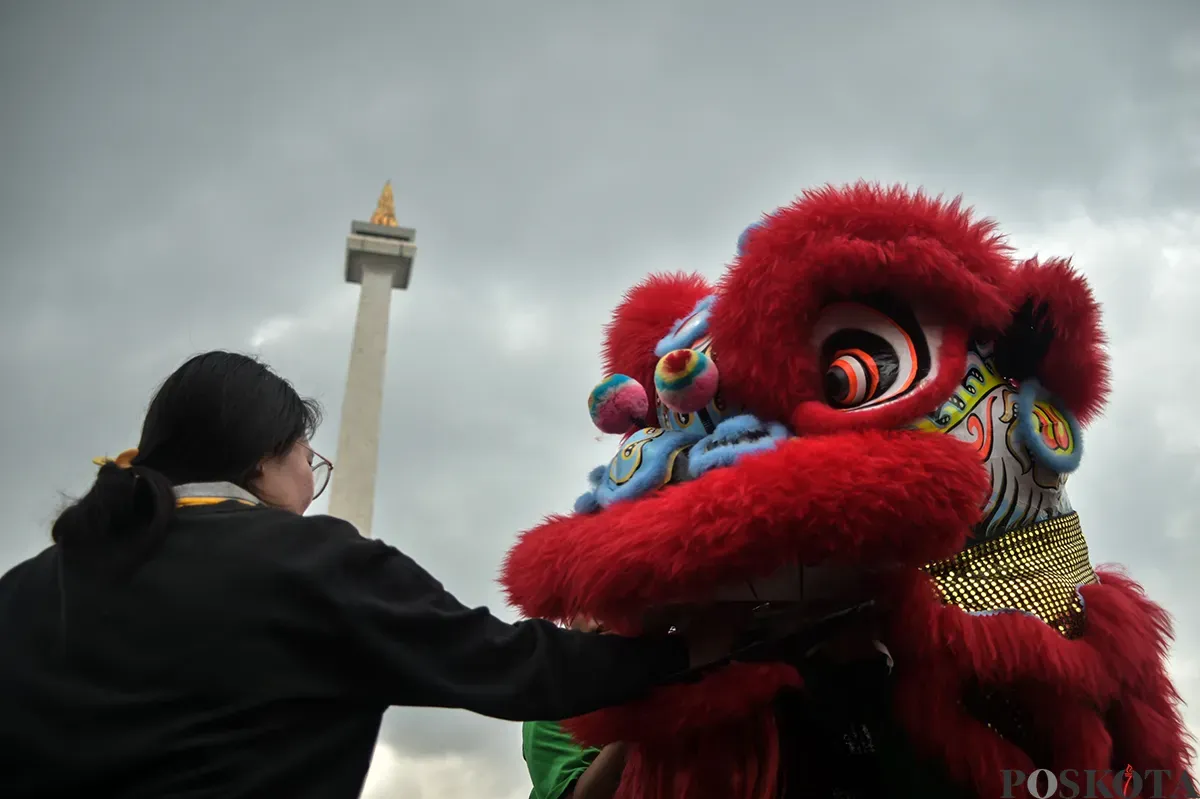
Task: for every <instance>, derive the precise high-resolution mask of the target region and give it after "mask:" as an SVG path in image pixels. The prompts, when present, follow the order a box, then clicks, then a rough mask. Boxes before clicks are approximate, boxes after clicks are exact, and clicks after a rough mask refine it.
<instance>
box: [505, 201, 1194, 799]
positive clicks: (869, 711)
mask: <svg viewBox="0 0 1200 799" xmlns="http://www.w3.org/2000/svg"><path fill="white" fill-rule="evenodd" d="M604 360H605V366H606V369H607V373H608V374H609V375H610V377H608V378H607V379H606V380H604V382H602V383H601V384H600V385H599V386H597V388H596V389H595V390H594V391H593V393H592V395H591V397H590V399H589V407H590V410H591V412H592V418H593V420H594V422H595V423H596V425H597V426H598V427H599V428H600V429H601V430H603V431H605V432H608V433H614V434H621V435H623V436H624V437H623V438H622V440H621V442H620V448H619V450H618V451H617V454H616V456H615V457H614V458H613V459H612V461H611V463H608V464H605V465H604V466H602V467H599V468H597V469H596V470H595V471H594V472H593V473H592V474H591V476H590V490H589V491H588V492H587V493H586V494H584V495H583V496H582V497H580V498H579V500H578V501H577V502H576V506H575V512H574V513H573V514H571V515H567V516H554V517H551V518H549V519H548V520H547V521H546V522H545V523H543V524H542V525H540V526H539V527H537V528H535V529H533V530H530V531H528V532H526V533H525V534H524V535H522V537H521V538H520V540H519V541H518V543H517V544H516V546H515V547H514V548H513V550H512V551H511V552H510V554H509V557H508V560H507V562H506V565H505V571H504V581H505V585H506V587H507V590H508V592H509V595H510V597H511V599H512V601H513V602H514V603H515V604H516V605H517V606H518V607H520V608H521V609H522V611H523V612H524V613H526V614H528V615H530V616H541V617H546V618H551V619H558V620H566V619H569V618H572V617H574V616H577V615H579V614H584V615H587V616H589V617H592V618H596V619H600V620H602V621H603V622H604V623H605V624H606V625H607V626H608V627H609V628H611V629H613V630H615V631H618V632H625V633H636V632H638V631H641V630H650V629H653V628H655V627H658V628H662V629H666V628H675V629H678V630H686V629H687V628H688V625H689V624H699V623H703V622H702V619H703V614H704V613H707V612H711V608H713V607H714V605H720V604H722V603H724V604H734V603H751V605H752V606H753V607H754V608H755V612H756V614H757V615H756V617H757V618H759V619H761V620H762V621H763V626H762V630H764V631H767V630H771V629H776V630H777V629H780V627H779V621H778V620H779V619H787V620H788V622H787V624H785V625H783V626H784V628H786V629H787V630H789V631H790V632H789V633H788V634H787V635H775V634H771V633H768V632H763V633H762V634H761V636H759V637H758V638H752V639H749V642H748V646H747V648H746V649H745V650H744V651H742V652H740V653H739V655H738V656H737V657H735V658H734V660H733V661H732V662H730V663H729V664H727V665H725V666H723V667H721V668H719V669H717V670H714V671H713V672H711V673H709V674H707V675H705V676H704V677H703V678H702V679H699V680H698V681H696V682H693V683H690V684H684V685H677V686H672V687H668V688H664V689H661V690H659V691H657V692H655V693H654V694H653V695H652V696H650V697H648V698H646V699H644V700H641V701H638V702H636V703H633V704H630V705H627V706H624V707H620V708H614V709H610V710H605V711H601V712H598V713H594V714H591V715H588V716H585V717H582V718H578V719H572V720H570V721H569V722H568V723H567V727H568V728H569V729H570V730H571V731H572V733H573V734H574V735H575V736H576V738H577V739H578V740H580V741H581V742H584V743H587V744H590V745H603V744H605V743H608V742H611V741H616V740H622V741H626V742H629V743H630V744H631V746H632V749H631V755H630V759H629V761H628V765H627V767H626V770H625V776H624V779H623V780H622V785H621V789H620V795H621V796H623V797H626V798H627V799H708V798H709V797H712V798H713V799H717V798H718V797H719V798H720V799H770V798H772V797H801V796H814V797H834V796H844V797H866V796H896V797H908V796H912V797H918V796H919V797H930V798H931V799H932V797H939V796H961V797H1001V796H1023V795H1026V790H1027V783H1026V782H1025V780H1024V775H1029V774H1031V773H1033V772H1034V771H1036V770H1038V769H1048V770H1050V771H1051V772H1054V773H1055V775H1067V778H1068V779H1070V775H1071V774H1074V775H1076V780H1077V782H1078V785H1079V788H1078V792H1077V793H1076V794H1070V793H1067V794H1065V795H1078V796H1086V795H1108V794H1103V793H1101V794H1094V793H1093V794H1088V793H1086V791H1088V790H1089V786H1088V785H1087V784H1085V783H1086V782H1088V781H1089V780H1094V781H1102V780H1103V777H1104V775H1105V774H1106V773H1109V774H1111V773H1114V772H1115V773H1116V774H1117V775H1118V779H1117V780H1116V782H1117V787H1118V788H1119V787H1120V783H1121V782H1122V780H1121V779H1120V778H1119V775H1120V774H1121V773H1122V772H1123V771H1124V770H1125V769H1126V767H1127V766H1132V768H1133V770H1135V771H1136V772H1137V773H1138V775H1139V781H1143V780H1144V783H1145V786H1144V787H1143V793H1142V795H1144V796H1150V795H1152V793H1151V787H1152V786H1151V782H1152V781H1151V779H1150V777H1149V776H1147V775H1149V774H1150V773H1151V772H1153V771H1154V770H1162V771H1161V772H1160V774H1163V776H1162V777H1160V780H1162V781H1163V782H1164V787H1163V788H1162V794H1161V795H1170V794H1169V793H1168V791H1169V789H1171V787H1172V785H1173V784H1176V783H1178V781H1179V779H1180V777H1181V776H1182V773H1183V772H1182V770H1183V769H1184V767H1185V765H1186V764H1187V763H1188V762H1189V760H1190V757H1191V749H1190V744H1189V741H1188V738H1187V735H1186V732H1185V730H1184V727H1183V724H1182V721H1181V718H1180V714H1179V711H1178V708H1177V702H1178V697H1177V695H1176V693H1175V690H1174V688H1173V687H1172V685H1171V683H1170V681H1169V679H1168V676H1167V673H1166V670H1165V665H1164V662H1165V655H1166V650H1167V647H1168V645H1169V642H1170V629H1169V619H1168V616H1167V614H1166V613H1165V612H1164V611H1163V610H1162V609H1161V608H1159V607H1158V606H1157V605H1155V604H1153V603H1152V602H1151V601H1149V600H1148V599H1147V598H1146V596H1145V595H1144V594H1143V592H1142V590H1141V588H1139V587H1138V586H1137V585H1136V584H1135V583H1134V582H1132V581H1131V580H1130V579H1129V578H1128V577H1126V576H1125V575H1124V574H1122V573H1121V572H1120V571H1118V570H1115V569H1096V568H1093V566H1092V564H1091V562H1090V559H1089V555H1088V549H1087V544H1086V543H1085V540H1084V533H1083V526H1082V522H1081V519H1080V516H1079V515H1078V514H1076V512H1075V511H1073V510H1072V508H1071V505H1070V503H1069V502H1068V499H1067V495H1066V492H1065V490H1064V486H1065V483H1066V479H1067V476H1068V475H1069V474H1070V473H1071V472H1073V471H1074V470H1075V469H1076V467H1077V466H1078V465H1079V462H1080V456H1081V454H1082V446H1081V444H1082V441H1081V436H1082V427H1083V426H1084V425H1086V424H1087V422H1088V421H1089V420H1091V419H1093V418H1095V417H1096V415H1097V414H1098V413H1099V411H1100V410H1101V407H1102V406H1103V404H1104V401H1105V397H1106V393H1107V389H1108V364H1107V356H1106V354H1105V351H1104V334H1103V332H1102V330H1101V327H1100V313H1099V308H1098V306H1097V303H1096V301H1095V300H1094V299H1093V297H1092V294H1091V291H1090V290H1089V288H1088V286H1087V284H1086V283H1085V281H1084V279H1083V278H1082V277H1081V276H1080V275H1079V274H1077V273H1076V272H1075V271H1073V269H1072V267H1071V266H1070V264H1069V263H1068V262H1067V261H1065V260H1060V259H1049V260H1045V261H1039V260H1036V259H1034V260H1029V261H1024V262H1015V261H1014V260H1013V257H1012V254H1011V251H1010V250H1009V248H1008V247H1007V246H1006V245H1005V244H1004V242H1003V239H1002V238H1001V237H1000V236H999V235H998V234H997V232H996V230H995V228H994V226H993V224H992V223H990V222H988V221H979V220H975V219H973V218H972V216H971V214H970V212H969V211H968V210H967V209H964V208H963V207H961V206H960V205H959V203H958V202H957V201H955V202H947V201H943V200H941V199H940V198H933V197H929V196H926V195H924V194H921V193H911V192H908V191H906V190H904V189H902V188H888V187H880V186H875V185H870V184H857V185H853V186H848V187H842V188H832V187H830V188H823V189H819V190H815V191H811V192H808V193H806V194H805V195H803V196H802V197H801V198H800V199H799V200H798V201H796V202H795V203H794V204H793V205H790V206H788V207H785V208H781V209H779V210H777V211H775V212H774V213H772V214H770V215H768V216H766V217H765V218H764V219H763V220H762V221H760V222H759V223H757V224H755V225H752V226H751V227H750V228H748V229H747V230H746V231H745V233H743V234H742V237H741V239H740V240H739V242H738V256H737V258H736V260H735V261H734V263H733V265H732V266H731V267H730V269H729V270H728V272H727V273H726V274H725V276H724V277H723V279H722V280H721V281H720V283H719V284H718V285H716V286H710V285H708V284H707V283H706V282H705V281H704V279H703V278H701V277H698V276H687V275H663V276H654V277H650V278H649V279H647V280H645V281H644V282H643V283H641V284H640V285H638V286H637V287H635V288H634V289H632V290H631V291H630V292H629V293H628V295H627V296H626V298H625V299H624V301H623V302H622V304H621V305H620V306H619V307H618V309H617V310H616V313H615V316H614V318H613V321H612V324H611V325H610V326H609V328H608V330H607V336H606V341H605V346H604ZM743 606H744V605H743ZM771 619H774V620H775V621H774V622H772V623H773V624H774V625H775V626H774V627H772V626H771V624H768V622H769V621H771ZM849 619H856V620H857V621H855V622H854V623H856V624H863V623H866V624H869V626H870V629H871V630H872V632H871V634H870V637H873V638H874V639H875V640H876V647H877V649H878V650H879V660H878V661H873V660H871V659H865V660H862V659H856V660H854V661H852V662H845V661H832V660H830V659H829V658H824V657H823V656H822V651H823V650H822V642H823V641H825V640H827V639H828V636H830V635H833V633H832V632H830V631H831V630H836V629H837V625H838V624H849V623H850V621H848V620H849ZM864 619H866V620H868V621H866V622H864V621H863V620H864ZM754 642H757V643H754ZM1089 769H1090V770H1092V771H1091V772H1089V771H1088V770H1089ZM1018 772H1019V773H1020V776H1018V777H1014V774H1017V773H1018ZM1089 774H1090V775H1091V776H1089ZM1047 779H1048V778H1047ZM1110 783H1111V780H1110V782H1108V783H1105V786H1108V785H1109V784H1110ZM1040 785H1042V786H1043V787H1042V788H1039V787H1038V784H1036V783H1035V785H1034V789H1035V791H1036V792H1040V791H1042V790H1044V786H1045V785H1046V782H1045V781H1043V782H1042V783H1040ZM1090 790H1092V791H1093V792H1094V791H1099V790H1102V788H1100V787H1096V786H1091V788H1090ZM1117 795H1120V794H1117ZM1180 795H1182V794H1180Z"/></svg>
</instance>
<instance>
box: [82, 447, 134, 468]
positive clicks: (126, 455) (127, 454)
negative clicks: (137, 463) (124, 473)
mask: <svg viewBox="0 0 1200 799" xmlns="http://www.w3.org/2000/svg"><path fill="white" fill-rule="evenodd" d="M137 456H138V451H137V449H136V448H134V449H127V450H125V451H124V452H122V453H121V454H120V455H118V456H117V457H115V458H92V463H94V464H96V465H97V466H108V465H109V464H112V465H113V466H116V467H117V468H118V469H128V468H129V467H131V466H133V459H134V458H136V457H137Z"/></svg>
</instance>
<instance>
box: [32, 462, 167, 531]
mask: <svg viewBox="0 0 1200 799" xmlns="http://www.w3.org/2000/svg"><path fill="white" fill-rule="evenodd" d="M174 517H175V492H174V489H173V487H172V485H171V481H170V480H168V479H167V478H166V477H165V476H164V475H163V474H162V473H161V472H159V471H157V470H155V469H151V468H149V467H146V466H133V465H128V466H127V465H123V464H118V463H115V462H112V461H108V462H105V463H104V465H102V466H101V467H100V472H99V473H98V474H97V475H96V482H94V483H92V487H91V489H90V490H89V491H88V492H87V493H86V494H84V495H83V496H82V497H80V498H79V499H78V500H76V501H75V502H74V503H73V504H72V505H71V506H70V507H68V508H67V509H66V510H64V511H63V512H62V513H61V514H60V515H59V517H58V519H57V520H56V521H55V522H54V527H53V528H52V529H51V538H52V539H53V540H54V543H56V544H58V545H59V546H60V547H62V549H63V551H64V552H68V551H69V552H79V553H80V554H83V553H84V552H92V553H95V552H97V551H101V552H112V551H113V550H121V551H128V548H129V547H133V548H136V549H138V550H141V551H142V552H148V550H150V549H152V548H154V547H155V546H157V544H158V543H159V542H161V540H162V537H163V535H164V533H166V530H167V526H168V525H169V524H170V523H171V520H172V519H173V518H174Z"/></svg>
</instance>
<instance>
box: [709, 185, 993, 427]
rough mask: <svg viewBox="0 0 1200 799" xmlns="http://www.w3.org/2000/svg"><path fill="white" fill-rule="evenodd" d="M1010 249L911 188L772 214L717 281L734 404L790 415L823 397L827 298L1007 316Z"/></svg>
mask: <svg viewBox="0 0 1200 799" xmlns="http://www.w3.org/2000/svg"><path fill="white" fill-rule="evenodd" d="M1010 269H1011V264H1010V261H1009V250H1008V248H1007V247H1006V246H1005V245H1004V244H1003V243H1002V240H1001V237H1000V236H999V235H998V234H996V232H995V226H994V224H993V223H992V222H990V221H986V220H985V221H975V220H973V219H972V218H971V214H970V211H969V210H967V209H964V208H963V207H962V205H961V203H960V201H959V200H957V199H956V200H953V201H943V200H942V199H941V198H936V197H929V196H928V195H925V194H923V193H921V192H915V193H910V192H908V191H906V190H905V189H904V188H903V187H900V186H893V187H886V188H885V187H882V186H878V185H873V184H868V183H858V184H855V185H853V186H849V187H845V188H836V187H825V188H822V189H818V190H815V191H810V192H807V193H806V194H804V195H803V196H802V197H801V198H800V199H799V200H797V202H796V203H795V204H793V205H791V206H789V207H787V208H783V209H780V210H778V211H776V212H775V213H773V214H771V215H770V216H769V217H767V219H766V220H765V221H764V223H763V226H762V227H761V228H759V229H757V230H755V231H754V232H753V233H752V234H751V235H750V237H749V240H748V241H747V243H746V247H745V250H744V252H743V253H742V255H741V256H740V257H739V258H738V260H737V261H736V262H735V263H734V265H733V266H732V268H731V269H730V270H729V271H728V272H727V273H726V275H725V277H724V278H723V280H722V281H721V284H720V297H719V299H718V301H717V304H716V308H715V309H714V313H713V318H712V320H711V322H710V328H711V330H712V332H713V335H714V342H715V343H714V351H715V352H716V353H717V365H718V366H719V367H720V369H721V375H722V390H723V393H725V394H726V395H727V396H728V398H729V399H730V400H732V401H733V402H734V403H736V404H740V405H742V406H743V407H746V408H749V409H751V410H752V411H753V412H754V413H756V414H758V415H759V416H762V417H764V418H772V419H788V418H790V416H791V413H792V410H793V408H795V407H796V406H797V405H798V404H800V403H801V402H804V401H807V400H817V399H819V398H820V397H821V391H822V387H821V375H820V374H819V367H818V364H817V362H816V357H815V354H813V353H812V352H811V350H812V347H811V343H810V337H811V328H812V325H813V323H814V321H815V320H816V315H817V312H818V311H819V310H820V308H821V307H822V306H823V305H825V304H826V303H827V302H828V301H829V300H830V299H832V298H835V297H842V298H846V297H853V296H856V295H860V294H864V293H876V292H880V291H886V292H890V293H893V294H895V296H896V297H897V298H899V299H901V300H904V301H906V302H908V303H909V304H910V305H912V306H914V307H919V306H923V307H928V308H930V309H932V310H935V311H936V312H938V313H940V314H942V315H944V317H945V318H944V319H943V321H944V322H957V323H958V324H959V325H960V326H962V327H968V328H972V329H974V328H982V329H999V328H1000V327H1001V326H1002V325H1003V323H1004V322H1005V321H1006V320H1007V319H1008V318H1009V316H1010V314H1011V305H1010V302H1009V298H1008V296H1007V293H1006V291H1005V287H1004V282H1005V278H1006V277H1007V275H1008V272H1009V270H1010Z"/></svg>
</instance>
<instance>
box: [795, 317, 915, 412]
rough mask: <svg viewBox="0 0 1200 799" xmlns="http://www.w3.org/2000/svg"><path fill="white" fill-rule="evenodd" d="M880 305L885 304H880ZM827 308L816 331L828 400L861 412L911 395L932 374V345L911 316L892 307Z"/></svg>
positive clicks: (836, 404) (843, 407)
mask: <svg viewBox="0 0 1200 799" xmlns="http://www.w3.org/2000/svg"><path fill="white" fill-rule="evenodd" d="M879 305H883V304H882V303H879ZM883 307H886V308H887V310H886V311H884V310H882V309H881V307H877V303H871V304H867V303H858V302H844V303H837V304H834V305H830V306H827V307H826V308H825V309H824V310H823V311H822V313H821V316H820V318H819V319H818V321H817V324H816V326H815V328H814V339H815V342H814V343H816V344H817V346H818V347H819V349H820V357H821V363H822V365H823V369H824V375H823V389H824V393H825V400H826V401H827V402H828V403H829V404H830V405H832V406H833V407H835V408H841V409H843V410H847V411H849V410H857V409H860V408H867V407H871V406H873V405H878V404H881V403H884V402H887V401H889V400H891V399H894V398H896V397H899V396H902V395H903V394H905V393H907V392H908V391H910V390H912V389H913V388H914V387H915V386H916V385H918V384H919V383H920V381H921V380H922V379H924V377H925V376H926V375H927V374H928V373H929V369H930V356H929V345H928V343H927V342H926V340H925V336H924V334H923V332H922V330H921V326H920V325H919V324H918V323H917V321H916V319H915V318H914V317H913V315H912V314H911V313H909V312H907V311H906V309H903V308H899V307H896V306H895V305H894V304H891V303H888V304H886V305H883Z"/></svg>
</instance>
